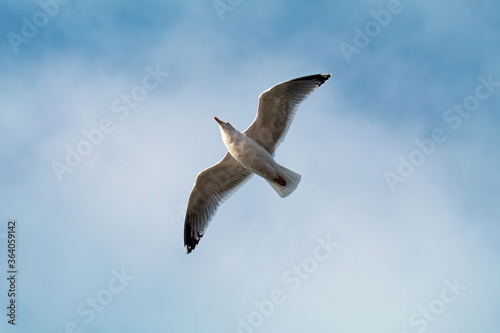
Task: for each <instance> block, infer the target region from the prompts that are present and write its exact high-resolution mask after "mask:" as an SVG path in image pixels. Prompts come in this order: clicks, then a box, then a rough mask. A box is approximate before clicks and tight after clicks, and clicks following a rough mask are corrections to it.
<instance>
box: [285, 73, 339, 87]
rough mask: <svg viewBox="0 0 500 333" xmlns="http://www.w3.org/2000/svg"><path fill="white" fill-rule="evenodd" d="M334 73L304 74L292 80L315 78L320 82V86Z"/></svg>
mask: <svg viewBox="0 0 500 333" xmlns="http://www.w3.org/2000/svg"><path fill="white" fill-rule="evenodd" d="M331 76H332V74H330V73H323V74H313V75H307V76H302V77H298V78H296V79H293V80H292V81H303V80H304V81H309V80H314V81H317V82H318V87H319V86H321V85H322V84H323V83H325V82H326V80H328V79H329V78H330V77H331Z"/></svg>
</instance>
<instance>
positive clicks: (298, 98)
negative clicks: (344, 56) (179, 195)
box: [184, 74, 331, 253]
mask: <svg viewBox="0 0 500 333" xmlns="http://www.w3.org/2000/svg"><path fill="white" fill-rule="evenodd" d="M330 76H331V75H330V74H316V75H309V76H304V77H300V78H297V79H293V80H290V81H285V82H282V83H279V84H277V85H275V86H273V87H272V88H270V89H268V90H266V91H265V92H263V93H262V94H261V95H260V96H259V107H258V112H257V116H256V118H255V120H254V121H253V123H252V124H251V125H250V126H249V127H248V128H247V129H246V130H245V131H244V132H243V133H244V134H245V135H246V136H248V137H249V138H251V139H253V141H255V142H256V143H258V144H259V145H260V146H261V147H263V148H264V149H265V150H266V151H267V152H266V154H267V153H269V154H271V155H273V154H274V152H275V151H276V149H277V147H278V146H279V144H280V143H281V142H282V141H283V139H284V136H285V135H286V132H287V131H288V128H289V127H290V124H291V122H292V120H293V117H294V116H295V113H296V111H297V108H298V106H299V104H300V103H301V102H302V101H303V100H305V99H306V98H307V97H308V96H309V95H310V94H311V93H312V92H313V91H314V90H315V89H317V88H318V87H319V86H321V85H322V84H323V83H324V82H325V81H326V80H328V79H329V78H330ZM216 120H217V121H218V122H219V124H221V122H220V121H219V120H218V119H217V118H216ZM228 125H229V124H228ZM229 126H230V125H229ZM221 127H222V126H221ZM240 134H241V133H240ZM278 166H279V165H278ZM279 167H281V166H279ZM281 168H283V167H281ZM283 169H284V170H286V171H283V172H291V173H292V174H291V176H292V177H293V174H295V173H293V172H292V171H290V170H288V169H286V168H283ZM252 175H253V172H252V171H250V170H249V169H248V168H246V167H244V166H243V165H242V164H241V163H240V162H238V161H237V160H236V159H235V158H234V157H233V156H232V155H231V154H230V153H229V152H227V153H226V155H225V156H224V158H223V159H222V160H220V161H219V162H218V163H217V164H215V165H213V166H211V167H210V168H208V169H205V170H203V171H201V172H200V173H199V174H198V176H197V177H196V181H195V183H194V187H193V189H192V191H191V194H190V196H189V199H188V205H187V211H186V218H185V223H184V246H185V250H186V253H190V252H191V251H192V250H193V249H194V248H195V247H196V245H197V244H198V242H199V241H200V239H201V237H202V236H203V234H204V232H205V230H206V228H207V226H208V224H209V223H210V220H211V219H212V217H213V216H214V214H215V212H216V211H217V208H218V206H219V205H220V204H221V203H222V202H224V201H225V200H226V199H227V198H228V197H229V196H230V195H231V194H232V193H234V192H235V191H236V190H237V189H238V188H240V187H241V186H242V185H243V184H244V183H245V182H246V181H248V180H249V179H250V178H251V176H252ZM283 175H286V177H289V175H287V174H285V173H283ZM295 175H296V176H298V180H297V179H290V182H295V181H296V183H297V184H298V181H300V175H297V174H295ZM268 181H269V180H268ZM272 181H274V184H271V185H273V187H275V190H277V192H278V193H279V194H280V195H281V196H282V197H284V196H286V195H288V194H289V193H287V194H286V195H282V194H281V193H280V190H281V189H280V187H283V188H285V187H286V186H290V185H291V184H287V181H286V180H285V176H283V177H282V176H281V175H280V176H278V177H277V178H276V179H272ZM295 187H296V185H295ZM294 189H295V188H293V189H292V191H293V190H294ZM290 193H291V192H290Z"/></svg>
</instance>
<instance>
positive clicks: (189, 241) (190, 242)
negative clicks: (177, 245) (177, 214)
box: [184, 217, 203, 254]
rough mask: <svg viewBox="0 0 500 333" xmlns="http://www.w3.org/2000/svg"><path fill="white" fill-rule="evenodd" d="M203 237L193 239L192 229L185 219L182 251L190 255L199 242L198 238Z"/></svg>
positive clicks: (199, 236)
mask: <svg viewBox="0 0 500 333" xmlns="http://www.w3.org/2000/svg"><path fill="white" fill-rule="evenodd" d="M202 236H203V234H202V235H198V237H194V233H193V229H191V225H190V223H188V217H186V223H185V225H184V251H186V254H189V253H191V251H193V250H194V248H195V247H196V245H198V243H199V242H200V238H201V237H202Z"/></svg>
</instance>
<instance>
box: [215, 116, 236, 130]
mask: <svg viewBox="0 0 500 333" xmlns="http://www.w3.org/2000/svg"><path fill="white" fill-rule="evenodd" d="M214 119H215V121H216V122H217V123H219V127H220V129H221V131H228V130H234V127H233V126H231V124H230V123H228V122H227V121H222V120H220V119H219V118H217V117H214Z"/></svg>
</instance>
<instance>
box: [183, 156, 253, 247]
mask: <svg viewBox="0 0 500 333" xmlns="http://www.w3.org/2000/svg"><path fill="white" fill-rule="evenodd" d="M252 175H253V173H252V172H251V171H249V170H248V169H247V168H245V167H244V166H243V165H241V164H240V163H239V162H238V161H236V160H235V159H234V158H233V157H232V156H231V154H229V152H228V153H226V156H224V158H223V159H222V160H220V161H219V163H217V164H215V165H213V166H211V167H210V168H208V169H205V170H203V171H201V172H200V173H199V174H198V176H197V177H196V181H195V182H194V187H193V190H192V191H191V194H190V195H189V200H188V205H187V211H186V219H185V222H184V248H185V250H186V253H189V252H191V251H192V250H193V249H194V248H195V247H196V245H197V244H198V242H199V241H200V238H201V237H202V236H203V234H204V232H205V229H206V228H207V226H208V224H209V223H210V220H211V219H212V217H213V216H214V214H215V212H216V211H217V208H218V207H219V205H220V204H221V203H222V202H224V201H225V200H226V199H227V198H229V196H231V194H233V193H234V192H235V191H236V190H237V189H238V188H240V187H241V186H242V185H243V184H244V183H245V182H246V181H248V179H250V177H251V176H252Z"/></svg>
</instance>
